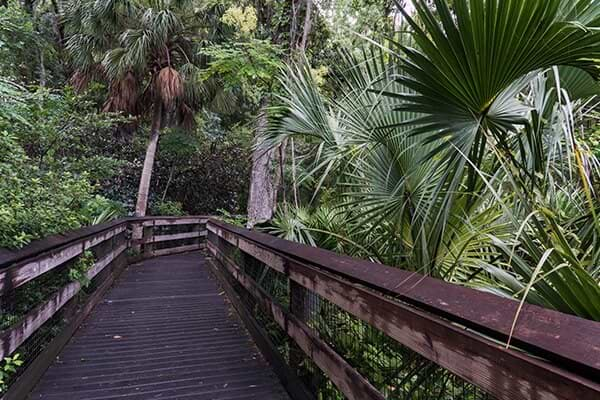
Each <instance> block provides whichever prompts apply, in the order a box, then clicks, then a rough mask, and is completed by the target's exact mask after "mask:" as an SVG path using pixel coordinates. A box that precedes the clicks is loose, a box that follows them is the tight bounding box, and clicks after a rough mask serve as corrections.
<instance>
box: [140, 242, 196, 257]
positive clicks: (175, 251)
mask: <svg viewBox="0 0 600 400" xmlns="http://www.w3.org/2000/svg"><path fill="white" fill-rule="evenodd" d="M205 246H206V245H205V244H204V243H197V244H188V245H185V246H177V247H169V248H166V249H160V250H153V251H152V255H153V256H154V257H157V256H167V255H171V254H178V253H186V252H188V251H196V250H201V249H203V248H204V247H205Z"/></svg>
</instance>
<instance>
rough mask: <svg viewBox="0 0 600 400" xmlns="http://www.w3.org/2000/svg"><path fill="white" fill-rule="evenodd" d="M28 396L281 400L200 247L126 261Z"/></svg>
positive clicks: (272, 377)
mask: <svg viewBox="0 0 600 400" xmlns="http://www.w3.org/2000/svg"><path fill="white" fill-rule="evenodd" d="M29 398H30V399H48V400H54V399H56V400H63V399H69V400H82V399H108V398H119V399H127V400H129V399H131V400H134V399H139V400H146V399H153V398H159V399H176V398H177V399H179V398H181V399H183V398H185V399H188V398H189V399H230V400H234V399H245V400H252V399H254V400H263V399H264V400H279V399H281V400H284V399H287V398H288V397H287V394H286V393H285V391H284V390H283V388H282V386H281V384H280V383H279V381H278V380H277V378H276V376H275V375H274V373H273V372H272V370H271V369H270V367H269V366H268V365H267V364H266V363H265V361H264V360H263V359H262V358H261V356H260V354H259V353H258V352H257V349H256V348H255V347H254V346H253V343H252V341H251V340H250V338H249V337H248V334H247V333H246V331H245V330H244V329H243V327H242V326H241V325H240V323H239V322H238V320H237V319H235V318H234V317H232V315H231V312H230V309H229V307H228V306H227V304H226V301H225V299H224V297H223V293H221V292H220V290H219V288H218V286H217V284H216V282H215V281H214V280H213V279H212V278H211V277H209V275H208V274H207V271H206V265H205V260H204V258H203V256H202V255H201V254H199V253H188V254H184V255H177V256H170V257H160V258H154V259H149V260H145V261H144V262H142V263H139V264H135V265H131V266H129V267H128V268H127V270H126V271H125V272H124V273H123V275H122V277H121V278H120V279H119V280H118V283H117V284H116V286H115V287H114V288H113V289H112V290H111V291H110V292H109V294H108V295H107V296H106V298H105V299H104V301H102V302H101V304H99V305H98V306H97V307H96V308H95V309H94V311H93V312H92V313H91V315H90V317H89V318H88V320H87V321H86V322H85V323H84V324H83V325H82V327H81V328H80V329H79V331H78V332H77V333H76V334H75V336H74V337H73V339H72V340H71V341H70V342H69V344H68V345H67V346H66V347H65V348H64V350H63V351H62V353H61V354H60V356H59V357H58V359H57V360H56V362H55V363H54V364H53V365H52V366H51V367H50V368H49V369H48V371H47V372H46V374H45V375H44V377H43V378H42V380H41V381H40V383H39V384H38V386H37V387H36V388H35V390H34V391H33V393H32V394H31V395H30V397H29Z"/></svg>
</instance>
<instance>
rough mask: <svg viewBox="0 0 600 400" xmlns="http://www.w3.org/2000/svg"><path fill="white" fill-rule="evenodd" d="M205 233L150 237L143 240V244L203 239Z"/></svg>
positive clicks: (196, 232)
mask: <svg viewBox="0 0 600 400" xmlns="http://www.w3.org/2000/svg"><path fill="white" fill-rule="evenodd" d="M206 234H207V231H193V232H183V233H174V234H171V235H158V236H151V237H149V238H148V239H147V240H144V241H143V243H160V242H169V241H171V240H183V239H195V238H201V237H205V236H206Z"/></svg>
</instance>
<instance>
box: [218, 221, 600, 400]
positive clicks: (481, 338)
mask: <svg viewBox="0 0 600 400" xmlns="http://www.w3.org/2000/svg"><path fill="white" fill-rule="evenodd" d="M207 227H208V242H207V243H208V248H209V251H210V253H211V254H212V255H213V256H214V258H215V260H216V261H218V262H216V263H213V265H214V266H215V268H214V269H215V272H216V273H217V275H219V276H220V277H221V278H222V280H223V281H224V282H225V283H226V286H227V287H228V289H229V294H230V295H234V294H235V295H236V296H239V297H240V298H241V299H242V301H240V302H239V303H238V304H241V305H242V307H244V308H246V310H245V311H246V312H247V313H248V316H249V318H251V319H253V320H254V321H255V322H256V323H257V325H262V328H264V329H262V332H259V334H260V333H262V334H263V335H266V336H268V337H270V339H271V342H272V343H271V344H272V345H273V346H275V347H278V350H276V351H273V349H271V350H270V352H271V353H276V352H277V351H279V349H280V348H286V349H288V350H286V351H287V352H288V353H287V354H285V355H283V356H282V357H283V359H282V360H279V362H280V363H285V364H286V365H287V366H288V367H290V370H295V371H292V372H293V373H295V374H296V375H303V374H304V375H306V371H303V370H302V368H300V367H298V360H296V361H294V360H293V357H291V355H290V350H289V349H290V348H292V347H295V346H297V347H299V348H300V349H301V350H302V351H303V353H304V359H303V361H301V363H304V364H306V363H307V362H312V363H314V364H316V366H317V367H319V368H320V370H321V372H322V373H324V375H325V376H326V378H327V379H328V381H329V382H331V383H332V384H333V385H335V386H336V388H337V390H338V391H339V392H340V393H341V396H343V397H346V398H349V399H383V398H390V399H391V398H401V397H399V395H397V393H398V391H399V389H398V386H399V385H409V384H411V383H410V382H408V380H407V379H408V378H406V377H405V379H404V380H402V379H399V378H398V379H395V380H393V379H390V380H389V382H385V380H382V379H380V378H381V377H380V376H378V374H377V372H374V371H367V370H366V369H365V368H364V366H362V365H360V364H361V363H358V362H355V361H354V360H353V359H355V358H356V355H355V354H354V353H352V352H349V351H347V350H348V348H351V349H352V350H353V351H355V350H356V349H357V348H356V346H353V345H352V343H346V342H348V340H345V338H344V336H343V335H341V334H339V335H336V334H332V333H331V332H330V331H335V330H336V329H338V327H339V326H341V325H344V324H346V325H347V326H350V327H351V329H355V328H354V327H356V326H360V329H356V331H357V332H359V333H358V334H355V339H356V341H363V342H369V341H370V340H372V337H378V338H379V337H380V336H378V335H380V334H381V335H382V336H381V339H378V341H379V342H377V343H375V346H371V347H374V348H375V347H377V346H379V347H378V348H379V349H380V350H381V357H384V353H385V352H386V349H388V350H389V348H390V346H392V347H393V345H389V342H388V341H387V340H388V339H391V340H392V341H395V342H396V343H397V344H399V345H401V346H402V347H401V348H398V349H399V350H398V349H396V350H397V351H398V352H400V353H401V352H402V351H404V350H402V349H404V348H406V349H409V350H410V351H411V352H412V353H406V354H408V355H406V356H404V357H397V358H398V359H397V360H395V361H394V362H397V363H399V364H402V363H403V362H404V364H407V365H408V364H410V365H413V364H414V363H413V361H412V360H414V359H415V357H416V355H418V356H419V357H423V358H424V359H425V360H428V361H429V362H431V363H433V364H435V366H437V367H439V369H441V370H443V371H442V372H443V373H442V374H441V375H440V376H442V377H444V378H443V379H455V377H457V378H459V379H460V380H462V381H465V382H467V383H469V384H472V385H474V387H475V389H473V391H472V393H471V394H470V395H469V396H467V395H466V394H465V395H464V396H463V397H461V396H452V397H450V398H469V399H475V398H487V397H485V396H483V395H473V393H475V391H476V389H481V390H482V391H483V392H485V393H486V394H487V396H492V397H494V398H497V399H506V400H515V399H564V400H567V399H570V400H572V399H578V400H583V399H590V400H592V399H599V398H600V324H599V323H596V322H593V321H588V320H584V319H581V318H578V317H574V316H571V315H566V314H562V313H559V312H556V311H553V310H547V309H544V308H541V307H537V306H534V305H525V306H524V307H523V309H522V311H521V313H520V314H519V317H518V319H517V324H516V327H515V329H514V332H513V335H512V339H511V345H510V346H507V345H506V344H507V341H508V339H509V335H510V332H511V327H512V324H513V321H514V319H515V317H516V315H517V309H518V303H517V302H516V301H513V300H511V299H505V298H502V297H499V296H496V295H493V294H490V293H485V292H482V291H477V290H474V289H470V288H465V287H461V286H457V285H452V284H449V283H446V282H443V281H440V280H436V279H433V278H429V277H425V276H422V275H420V274H417V273H412V272H407V271H402V270H400V269H397V268H392V267H387V266H384V265H380V264H376V263H372V262H368V261H364V260H356V259H353V258H350V257H347V256H341V255H337V254H335V253H332V252H329V251H326V250H322V249H318V248H313V247H308V246H304V245H301V244H297V243H293V242H289V241H285V240H281V239H278V238H275V237H272V236H269V235H265V234H261V233H257V232H254V231H248V230H245V229H242V228H238V227H235V226H232V225H229V224H226V223H223V222H220V221H218V220H215V219H211V220H209V222H208V225H207ZM268 276H271V278H265V277H268ZM274 287H279V288H280V289H274ZM257 310H260V311H261V313H262V314H261V315H262V316H261V320H260V321H257V318H256V315H257ZM243 311H244V310H242V312H243ZM340 315H342V317H340ZM323 319H329V320H330V321H327V320H326V321H325V322H323ZM348 321H350V323H348ZM273 326H275V328H274V327H273ZM269 331H275V332H277V335H273V333H272V332H269ZM367 331H368V332H370V333H369V334H368V335H367V334H366V333H364V332H367ZM281 335H284V336H286V338H287V339H286V340H288V342H285V341H283V342H282V343H286V344H285V346H283V345H281V344H280V345H279V346H277V344H276V343H274V341H275V340H276V339H273V337H280V336H281ZM369 335H371V337H369ZM262 341H263V342H265V341H266V342H267V343H268V342H269V338H267V339H265V338H263V340H262ZM259 342H260V341H259ZM290 343H291V344H290ZM340 343H341V344H340ZM382 343H385V346H388V347H387V348H386V347H385V346H384V345H383V344H382ZM364 347H365V348H366V347H367V346H366V345H365V346H364ZM361 351H362V350H361ZM370 351H376V350H373V349H371V350H370ZM279 353H281V351H279ZM413 353H414V354H415V355H414V356H413ZM403 354H404V353H403ZM295 357H297V356H295ZM408 359H410V360H411V363H412V364H411V363H408V362H406V360H408ZM390 362H392V361H390ZM293 364H296V365H293ZM395 368H396V369H395V370H396V372H398V374H401V373H405V372H406V371H404V372H403V371H402V368H404V369H407V367H403V366H400V365H399V366H396V367H395ZM432 371H433V369H432ZM405 374H407V373H405ZM392 375H393V374H392ZM286 376H287V378H286V379H289V371H288V373H287V375H286ZM407 376H408V375H407ZM300 378H301V377H300ZM417 379H420V378H417V377H413V381H415V380H417ZM312 380H313V381H314V379H312ZM305 381H306V379H305ZM375 381H377V382H375ZM390 382H391V383H390ZM310 385H313V386H314V382H312V381H311V382H308V386H310ZM411 385H412V384H411ZM305 386H306V385H305ZM409 386H410V385H409ZM450 386H451V385H450ZM456 386H460V383H458V384H456V385H454V386H453V387H452V388H453V390H455V389H456ZM323 388H324V389H323ZM319 390H329V388H328V384H327V383H324V384H321V389H319ZM410 390H421V389H415V388H413V387H411V388H410ZM410 390H408V391H409V392H410ZM431 390H434V389H431ZM435 390H437V391H438V392H437V394H438V395H439V393H440V391H441V390H449V389H447V388H446V389H440V388H439V387H437V388H435ZM463 390H464V388H463ZM307 391H308V392H312V395H314V396H315V397H317V396H316V395H317V393H315V389H314V387H313V388H312V389H311V388H309V389H307ZM394 393H396V394H394ZM463 393H465V392H463ZM395 396H396V397H395ZM331 398H338V397H331ZM419 398H422V397H419ZM425 398H429V397H425ZM431 398H446V397H441V396H440V397H436V396H434V395H431Z"/></svg>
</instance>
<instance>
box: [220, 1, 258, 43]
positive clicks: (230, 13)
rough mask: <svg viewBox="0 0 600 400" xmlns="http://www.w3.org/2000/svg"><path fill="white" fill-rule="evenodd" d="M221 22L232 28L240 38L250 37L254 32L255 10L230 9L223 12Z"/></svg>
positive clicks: (244, 8)
mask: <svg viewBox="0 0 600 400" xmlns="http://www.w3.org/2000/svg"><path fill="white" fill-rule="evenodd" d="M221 21H222V22H223V23H224V24H226V25H230V26H232V27H233V28H234V29H235V30H236V32H237V33H238V34H239V35H241V36H247V35H251V34H252V33H254V31H256V25H257V18H256V10H255V9H254V7H231V8H228V9H227V11H225V13H224V14H223V16H222V17H221Z"/></svg>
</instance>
